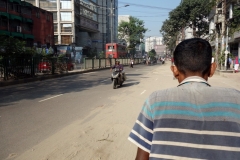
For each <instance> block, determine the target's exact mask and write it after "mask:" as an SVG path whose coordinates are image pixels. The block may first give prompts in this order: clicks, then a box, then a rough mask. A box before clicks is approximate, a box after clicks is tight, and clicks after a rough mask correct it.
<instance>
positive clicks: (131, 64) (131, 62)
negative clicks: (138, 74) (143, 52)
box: [130, 58, 133, 68]
mask: <svg viewBox="0 0 240 160" xmlns="http://www.w3.org/2000/svg"><path fill="white" fill-rule="evenodd" d="M130 67H131V68H133V59H132V58H131V59H130Z"/></svg>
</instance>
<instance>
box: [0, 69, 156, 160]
mask: <svg viewBox="0 0 240 160" xmlns="http://www.w3.org/2000/svg"><path fill="white" fill-rule="evenodd" d="M156 67H159V65H153V66H145V65H136V66H134V68H129V67H125V72H126V75H127V81H126V83H124V85H123V86H122V87H120V88H118V89H115V90H114V89H113V87H112V82H111V80H110V74H111V72H110V71H109V70H101V71H97V72H90V73H85V74H78V75H73V76H67V77H63V78H56V79H51V80H46V81H38V82H32V83H27V84H21V85H15V86H8V87H4V88H0V137H1V138H0V159H12V158H14V157H15V156H16V155H20V154H21V153H23V152H24V151H26V150H28V149H30V148H31V147H32V146H34V145H36V144H38V143H40V142H41V141H43V140H44V139H46V138H47V137H49V136H51V135H53V134H55V133H56V132H58V131H59V130H61V129H62V128H64V127H65V126H67V125H69V124H71V123H72V122H73V121H75V120H78V119H82V118H84V117H86V116H87V115H88V113H89V112H90V111H91V110H92V109H94V108H96V107H101V105H106V103H108V104H107V105H111V104H112V103H115V100H114V99H112V100H109V99H108V100H107V101H106V99H107V97H109V96H111V95H114V94H116V95H117V94H118V93H119V92H120V91H122V90H124V89H126V88H129V87H132V86H134V85H138V84H139V82H140V81H141V80H146V81H147V79H145V78H146V77H145V75H146V74H148V73H150V72H151V71H152V70H153V69H154V68H156Z"/></svg>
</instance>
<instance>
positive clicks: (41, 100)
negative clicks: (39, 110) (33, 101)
mask: <svg viewBox="0 0 240 160" xmlns="http://www.w3.org/2000/svg"><path fill="white" fill-rule="evenodd" d="M62 95H63V94H59V95H56V96H53V97H50V98H46V99H43V100H41V101H38V102H43V101H47V100H49V99H53V98H56V97H59V96H62Z"/></svg>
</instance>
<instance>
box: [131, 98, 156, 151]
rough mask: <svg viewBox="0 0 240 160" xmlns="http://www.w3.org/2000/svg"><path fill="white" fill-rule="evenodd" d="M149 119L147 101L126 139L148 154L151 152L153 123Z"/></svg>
mask: <svg viewBox="0 0 240 160" xmlns="http://www.w3.org/2000/svg"><path fill="white" fill-rule="evenodd" d="M151 117H152V114H151V111H150V109H149V105H148V101H146V102H145V103H144V105H143V108H142V111H141V113H140V114H139V116H138V119H137V120H136V122H135V124H134V126H133V129H132V130H131V133H130V135H129V137H128V140H129V141H131V142H132V143H134V144H135V145H137V146H138V147H139V148H141V149H142V150H144V151H146V152H148V153H150V151H151V145H152V137H153V121H152V118H151Z"/></svg>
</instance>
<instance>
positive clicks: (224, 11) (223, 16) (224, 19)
mask: <svg viewBox="0 0 240 160" xmlns="http://www.w3.org/2000/svg"><path fill="white" fill-rule="evenodd" d="M221 20H222V32H221V41H222V43H221V57H222V54H224V53H223V51H224V49H225V33H226V0H223V1H222V18H221ZM221 65H222V62H221Z"/></svg>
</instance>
